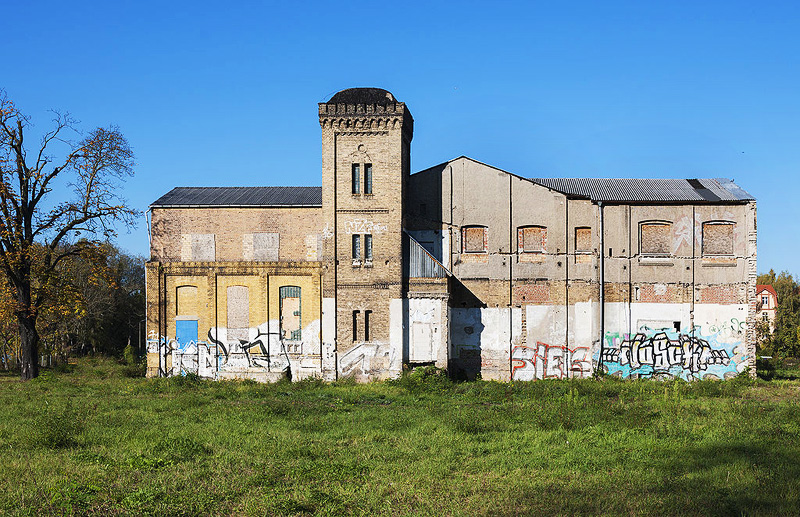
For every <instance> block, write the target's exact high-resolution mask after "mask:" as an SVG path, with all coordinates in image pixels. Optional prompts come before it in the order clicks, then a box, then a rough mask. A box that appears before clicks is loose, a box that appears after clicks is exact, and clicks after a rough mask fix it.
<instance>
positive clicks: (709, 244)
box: [703, 221, 735, 256]
mask: <svg viewBox="0 0 800 517" xmlns="http://www.w3.org/2000/svg"><path fill="white" fill-rule="evenodd" d="M734 226H735V225H734V223H729V222H723V221H712V222H708V223H703V256H706V255H733V230H734Z"/></svg>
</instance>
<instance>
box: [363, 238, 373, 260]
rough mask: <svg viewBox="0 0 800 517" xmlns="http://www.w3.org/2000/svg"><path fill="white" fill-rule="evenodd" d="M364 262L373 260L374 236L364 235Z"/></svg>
mask: <svg viewBox="0 0 800 517" xmlns="http://www.w3.org/2000/svg"><path fill="white" fill-rule="evenodd" d="M364 260H372V235H370V234H366V235H364Z"/></svg>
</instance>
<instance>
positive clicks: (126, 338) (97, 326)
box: [0, 241, 144, 370]
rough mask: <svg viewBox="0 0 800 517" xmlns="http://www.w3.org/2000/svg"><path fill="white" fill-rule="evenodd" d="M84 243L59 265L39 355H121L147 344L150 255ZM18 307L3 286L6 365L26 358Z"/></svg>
mask: <svg viewBox="0 0 800 517" xmlns="http://www.w3.org/2000/svg"><path fill="white" fill-rule="evenodd" d="M78 247H79V248H80V252H79V253H78V254H76V255H74V256H73V257H72V258H71V260H69V261H64V262H62V263H61V264H60V265H59V267H58V268H57V273H58V274H57V276H56V277H55V280H54V281H52V282H51V292H50V293H49V296H47V297H46V298H45V301H44V303H43V304H42V306H41V307H40V308H39V311H38V317H37V322H36V324H37V332H38V334H39V337H40V342H39V349H38V353H39V356H42V355H44V356H51V357H56V358H64V357H66V356H67V355H83V354H88V353H101V354H106V355H114V356H119V355H120V354H121V353H122V352H123V350H124V348H125V347H126V346H127V345H131V346H132V347H134V349H136V348H137V347H141V346H142V340H143V339H144V336H143V335H142V332H144V329H143V326H142V325H141V323H142V320H143V319H144V258H142V257H136V256H132V255H129V254H127V253H124V252H123V251H121V250H120V249H119V248H117V247H116V246H114V245H113V244H110V243H87V242H83V241H82V242H79V243H78ZM34 283H36V279H34ZM16 307H17V303H16V299H15V297H14V294H13V293H12V292H11V291H10V289H9V288H8V286H2V287H0V363H2V364H0V366H1V367H2V368H4V369H6V370H9V369H16V368H18V367H20V361H21V358H22V353H21V352H22V351H21V344H22V343H21V341H20V339H19V336H20V333H19V328H18V325H17V321H16V318H15V314H14V312H15V310H16Z"/></svg>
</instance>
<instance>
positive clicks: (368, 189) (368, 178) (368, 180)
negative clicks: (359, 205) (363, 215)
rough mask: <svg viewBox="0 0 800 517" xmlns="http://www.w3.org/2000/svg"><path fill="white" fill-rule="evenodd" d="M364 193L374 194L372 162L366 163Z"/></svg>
mask: <svg viewBox="0 0 800 517" xmlns="http://www.w3.org/2000/svg"><path fill="white" fill-rule="evenodd" d="M364 194H372V164H371V163H365V164H364Z"/></svg>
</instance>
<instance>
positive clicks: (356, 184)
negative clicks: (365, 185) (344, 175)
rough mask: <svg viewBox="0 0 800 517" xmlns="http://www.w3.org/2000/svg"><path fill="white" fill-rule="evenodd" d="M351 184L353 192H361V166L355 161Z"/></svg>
mask: <svg viewBox="0 0 800 517" xmlns="http://www.w3.org/2000/svg"><path fill="white" fill-rule="evenodd" d="M352 179H353V181H352V186H353V190H352V192H353V194H360V193H361V166H360V165H359V164H357V163H354V164H353V175H352Z"/></svg>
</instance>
